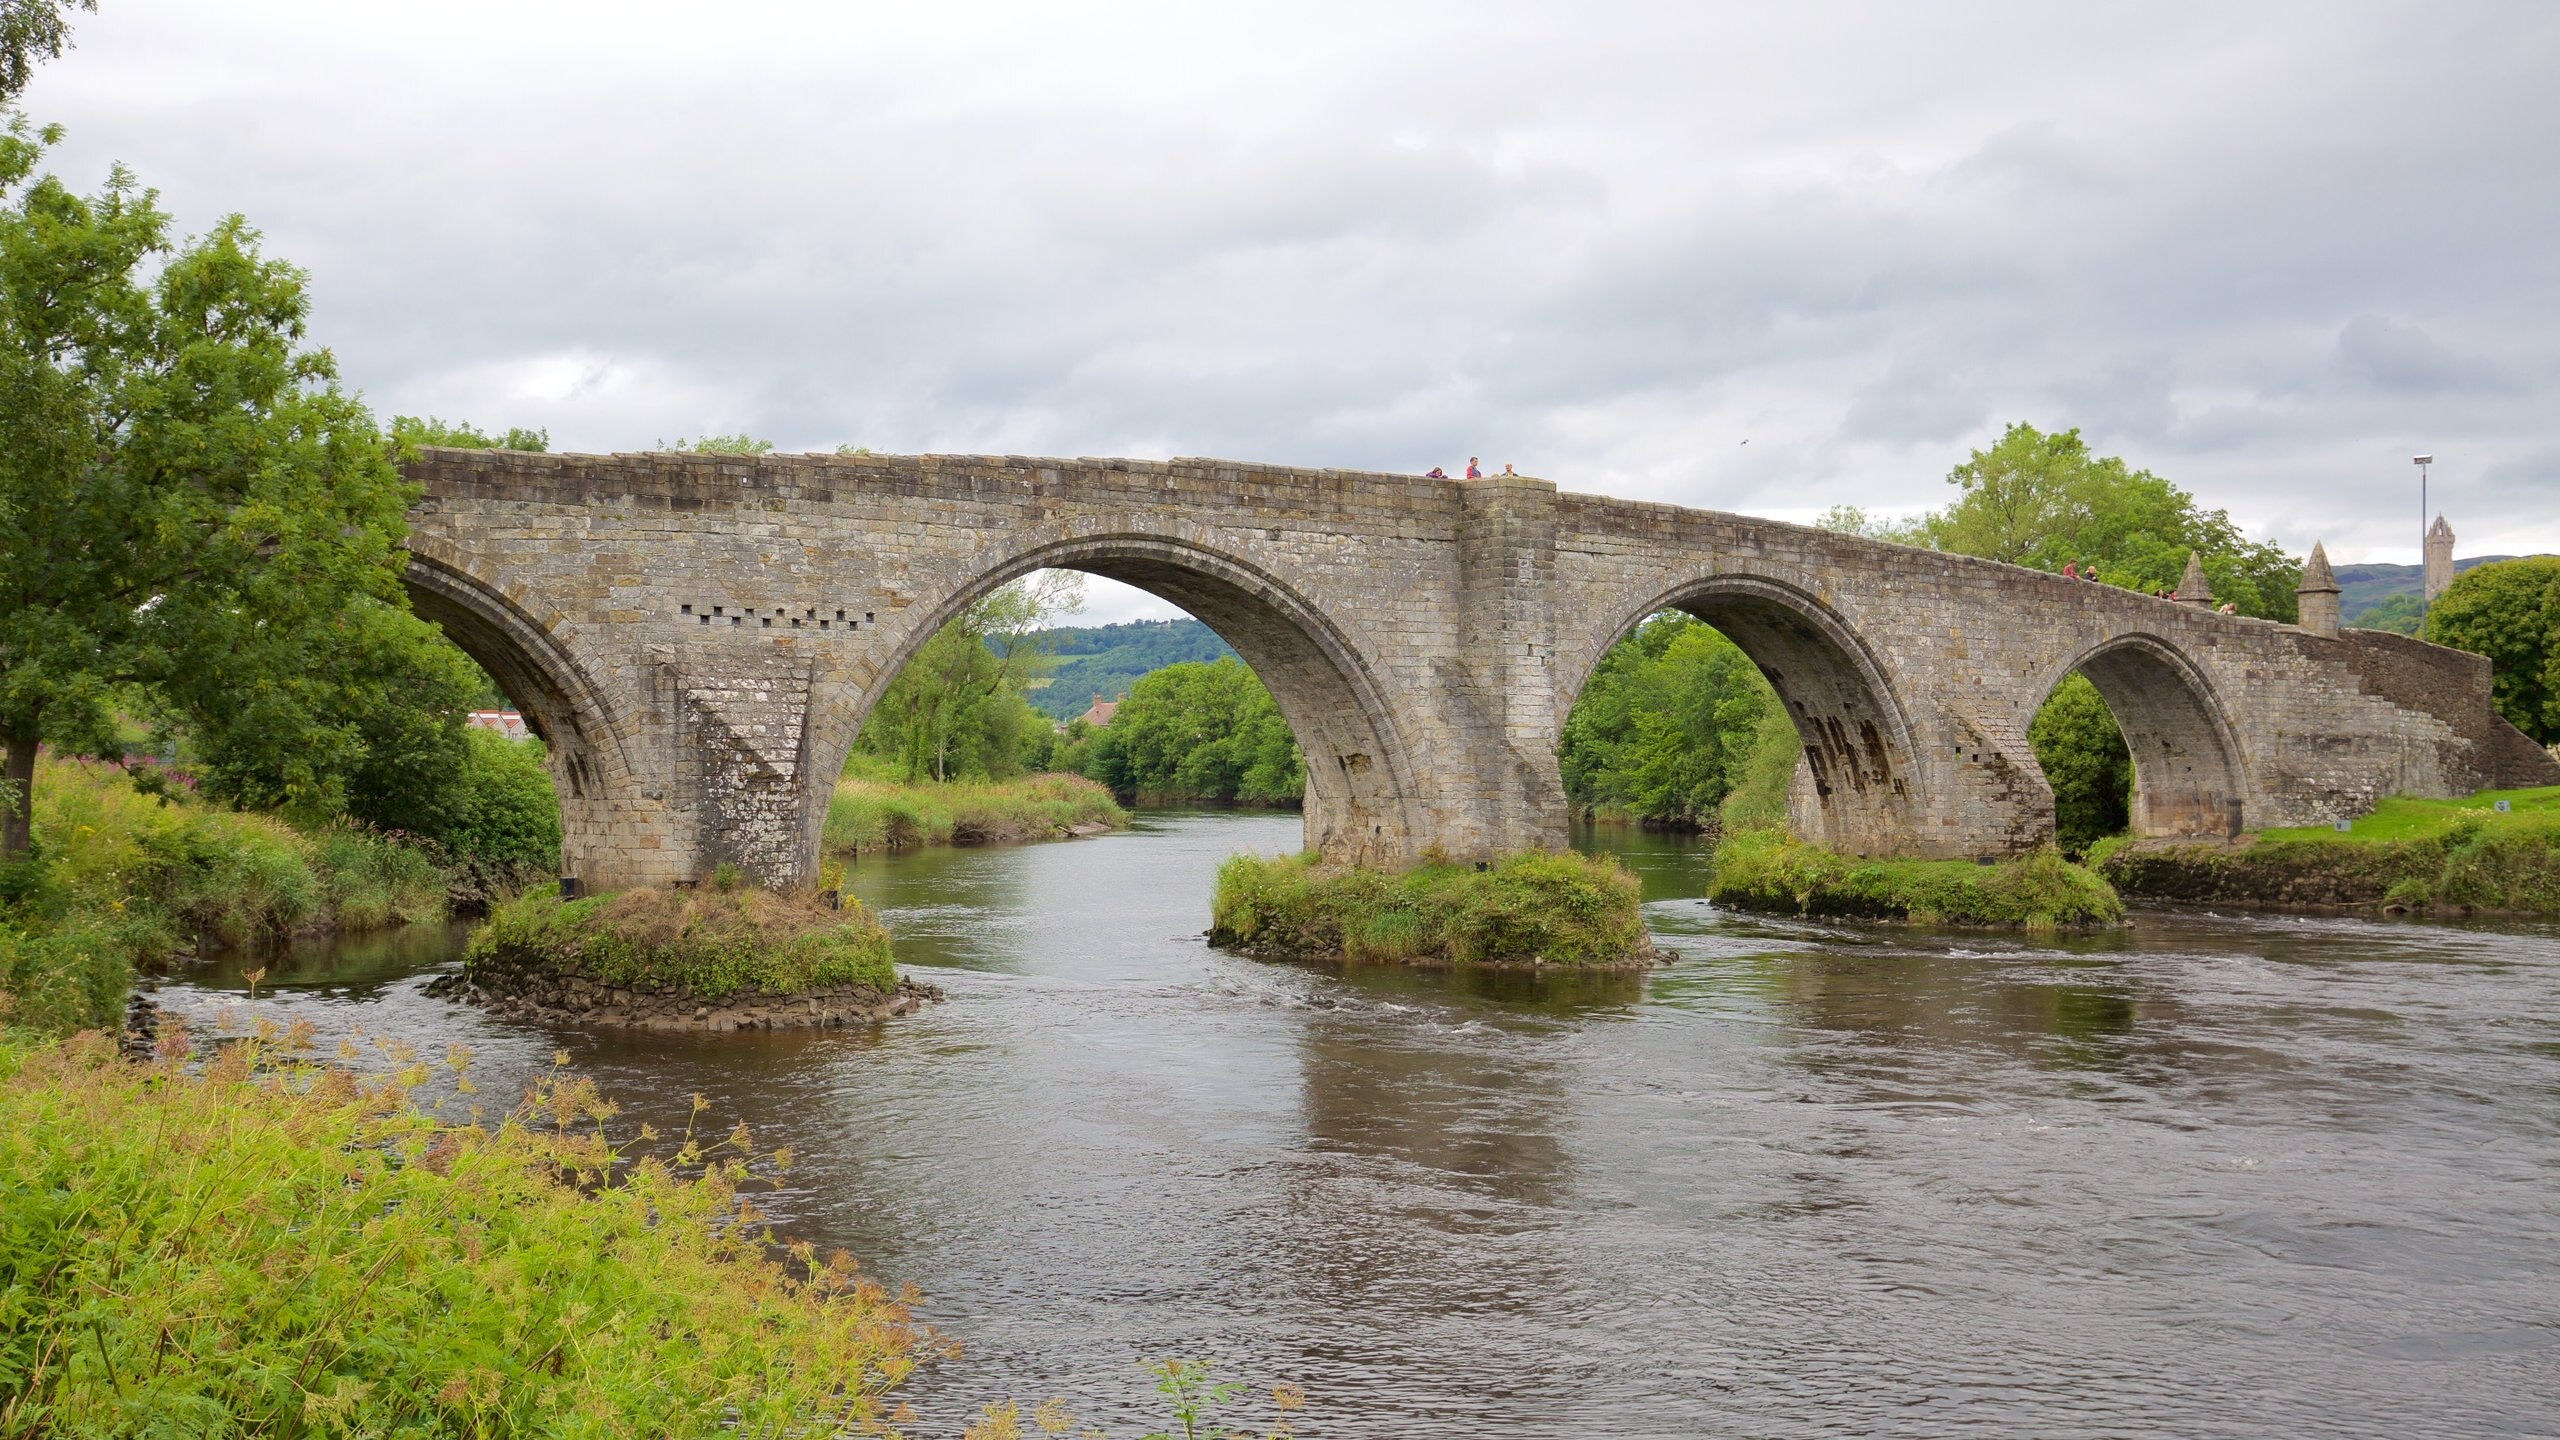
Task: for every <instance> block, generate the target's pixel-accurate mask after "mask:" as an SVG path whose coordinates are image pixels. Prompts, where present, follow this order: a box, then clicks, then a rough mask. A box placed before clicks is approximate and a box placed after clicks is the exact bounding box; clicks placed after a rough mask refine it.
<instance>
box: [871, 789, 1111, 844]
mask: <svg viewBox="0 0 2560 1440" xmlns="http://www.w3.org/2000/svg"><path fill="white" fill-rule="evenodd" d="M1128 823H1129V812H1128V811H1126V810H1124V809H1122V808H1120V805H1119V803H1118V802H1117V801H1115V800H1113V799H1112V798H1111V792H1110V791H1109V790H1106V789H1104V788H1103V787H1102V786H1100V785H1098V784H1096V783H1094V782H1093V781H1091V780H1087V779H1086V778H1084V777H1083V776H1081V775H1026V776H1023V777H1022V778H1021V779H1018V780H997V781H986V782H981V783H969V782H954V783H951V784H947V785H935V784H922V785H907V784H902V783H899V782H898V781H895V780H891V779H888V778H886V777H885V776H884V775H882V774H880V773H877V772H868V771H864V770H854V771H849V772H848V773H847V774H846V775H845V777H844V778H843V779H841V780H838V781H837V782H836V789H835V794H834V795H833V796H832V797H831V798H830V799H829V800H828V801H827V826H826V841H825V843H826V848H827V849H829V850H831V851H837V852H844V851H855V852H859V851H864V850H905V849H910V848H913V847H915V846H919V845H990V844H1006V843H1012V842H1017V841H1024V840H1050V839H1057V838H1059V837H1062V836H1066V835H1071V834H1074V833H1076V832H1077V831H1078V830H1083V829H1089V827H1093V826H1101V827H1104V828H1106V829H1112V830H1117V829H1119V828H1121V827H1122V826H1125V825H1127V824H1128Z"/></svg>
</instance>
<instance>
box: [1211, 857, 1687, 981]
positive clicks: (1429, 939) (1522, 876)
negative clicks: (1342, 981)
mask: <svg viewBox="0 0 2560 1440" xmlns="http://www.w3.org/2000/svg"><path fill="white" fill-rule="evenodd" d="M1640 898H1641V897H1640V894H1639V891H1638V887H1637V882H1636V878H1635V876H1634V875H1633V874H1632V873H1630V872H1629V871H1628V870H1627V869H1626V867H1624V866H1623V865H1621V864H1619V863H1618V862H1617V860H1616V859H1615V858H1614V857H1609V856H1602V857H1598V858H1593V857H1590V856H1585V855H1578V854H1575V853H1573V852H1571V851H1563V852H1558V853H1553V854H1547V853H1540V852H1536V851H1530V852H1525V853H1522V854H1517V855H1512V856H1508V857H1506V858H1504V859H1503V860H1501V861H1499V862H1497V863H1496V864H1494V865H1492V866H1490V867H1488V868H1486V869H1483V870H1475V869H1471V868H1468V867H1464V866H1457V865H1446V864H1426V865H1422V866H1417V867H1416V868H1414V869H1412V870H1408V871H1405V872H1403V873H1402V874H1390V873H1388V872H1385V871H1380V870H1372V869H1366V868H1362V867H1357V866H1330V865H1324V864H1321V863H1319V862H1318V861H1316V860H1315V859H1314V858H1313V857H1310V856H1305V855H1297V856H1287V857H1283V858H1280V859H1271V860H1266V859H1264V858H1262V857H1261V856H1258V855H1238V856H1236V857H1234V858H1233V859H1230V860H1229V861H1227V863H1226V864H1224V865H1221V866H1219V867H1218V884H1217V894H1216V897H1215V899H1214V900H1213V902H1212V905H1211V926H1212V928H1211V930H1210V939H1211V941H1212V943H1215V944H1220V945H1230V946H1234V947H1236V948H1239V949H1243V950H1247V951H1250V952H1253V953H1256V954H1270V955H1283V956H1303V957H1327V956H1339V957H1341V958H1344V959H1348V960H1357V961H1412V960H1437V961H1447V962H1451V963H1455V964H1479V963H1487V962H1495V963H1506V962H1507V963H1518V962H1524V961H1527V962H1540V963H1546V964H1554V965H1612V964H1622V963H1625V962H1627V961H1629V960H1636V959H1645V958H1649V957H1650V956H1651V955H1652V944H1651V942H1650V941H1649V940H1648V939H1647V938H1646V936H1645V929H1644V919H1643V916H1642V915H1641V914H1640V913H1639V911H1638V908H1637V907H1638V903H1639V900H1640Z"/></svg>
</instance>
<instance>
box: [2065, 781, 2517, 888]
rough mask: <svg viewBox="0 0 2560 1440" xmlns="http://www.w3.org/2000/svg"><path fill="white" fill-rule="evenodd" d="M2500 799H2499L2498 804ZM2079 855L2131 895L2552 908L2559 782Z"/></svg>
mask: <svg viewBox="0 0 2560 1440" xmlns="http://www.w3.org/2000/svg"><path fill="white" fill-rule="evenodd" d="M2501 805H2503V806H2504V808H2500V807H2501ZM2090 861H2091V864H2092V865H2093V866H2094V867H2095V868H2096V869H2097V871H2098V873H2100V874H2101V875H2104V876H2105V877H2106V878H2107V880H2108V881H2109V882H2110V883H2111V884H2113V885H2114V886H2115V887H2116V889H2117V890H2119V891H2121V892H2122V893H2123V894H2125V895H2126V896H2128V897H2130V898H2133V899H2136V900H2146V901H2157V902H2162V903H2167V904H2179V905H2203V906H2213V907H2217V908H2224V909H2260V910H2306V911H2321V912H2336V913H2346V914H2358V913H2364V914H2373V913H2379V914H2400V915H2405V914H2430V915H2552V914H2560V786H2544V787H2542V788H2539V789H2533V790H2505V791H2491V792H2485V793H2482V794H2479V795H2473V796H2467V797H2464V798H2462V799H2457V800H2420V799H2411V798H2408V797H2395V798H2393V799H2389V800H2385V801H2383V802H2382V803H2381V804H2380V805H2378V806H2376V807H2374V809H2373V811H2372V812H2371V813H2369V814H2367V815H2363V816H2360V817H2358V818H2356V819H2355V820H2352V821H2349V822H2348V823H2347V828H2346V829H2344V830H2338V829H2335V828H2333V827H2327V826H2319V827H2302V828H2298V829H2289V830H2268V831H2265V832H2262V833H2260V834H2257V835H2249V836H2242V837H2241V838H2239V839H2237V840H2227V841H2226V840H2167V839H2161V840H2124V839H2119V840H2110V841H2104V842H2101V843H2100V844H2099V845H2098V846H2097V847H2096V848H2095V849H2094V850H2092V851H2091V852H2090Z"/></svg>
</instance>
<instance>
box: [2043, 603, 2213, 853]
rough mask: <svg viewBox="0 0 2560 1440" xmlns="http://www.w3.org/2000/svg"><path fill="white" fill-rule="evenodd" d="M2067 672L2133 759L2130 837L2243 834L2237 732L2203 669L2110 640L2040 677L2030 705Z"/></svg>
mask: <svg viewBox="0 0 2560 1440" xmlns="http://www.w3.org/2000/svg"><path fill="white" fill-rule="evenodd" d="M2073 671H2078V672H2079V673H2080V674H2082V675H2085V676H2087V677H2088V678H2089V683H2091V684H2092V685H2095V686H2096V687H2097V689H2098V698H2099V699H2101V700H2104V701H2105V702H2106V704H2107V710H2108V712H2109V713H2111V714H2113V715H2114V716H2115V721H2116V728H2117V729H2118V730H2119V731H2121V732H2123V734H2124V741H2125V748H2126V749H2127V750H2129V751H2130V752H2132V755H2133V802H2132V805H2131V807H2130V816H2129V826H2130V828H2131V830H2132V832H2133V833H2134V834H2136V835H2190V836H2231V835H2237V834H2239V833H2240V827H2241V822H2242V818H2243V808H2244V807H2243V804H2242V799H2243V796H2244V795H2245V794H2246V791H2245V789H2244V788H2243V785H2242V770H2241V753H2242V752H2241V749H2240V742H2239V733H2238V731H2237V729H2236V728H2235V727H2234V726H2233V724H2232V722H2231V716H2230V711H2229V710H2228V709H2227V708H2226V707H2225V706H2224V704H2223V702H2222V697H2221V695H2220V694H2219V693H2218V691H2217V690H2216V688H2215V686H2214V684H2213V681H2212V680H2211V679H2210V678H2209V677H2208V676H2207V675H2206V674H2205V672H2204V670H2203V669H2202V668H2201V667H2200V666H2198V665H2197V664H2196V663H2195V662H2194V661H2193V660H2191V659H2189V658H2188V657H2187V655H2186V654H2185V652H2183V651H2181V650H2180V649H2179V648H2178V647H2177V646H2175V645H2173V644H2171V643H2170V642H2168V641H2167V640H2164V639H2162V638H2161V637H2159V636H2157V635H2153V634H2150V633H2148V632H2144V631H2135V632H2131V633H2127V634H2121V635H2113V636H2109V637H2107V638H2106V639H2104V640H2100V641H2098V642H2097V643H2096V644H2093V645H2091V646H2089V647H2088V648H2087V649H2085V650H2083V651H2081V652H2080V653H2079V654H2078V655H2077V656H2075V657H2074V658H2073V659H2072V660H2071V661H2070V662H2069V663H2067V664H2065V665H2062V666H2060V667H2058V668H2056V669H2055V670H2054V671H2053V672H2052V673H2050V674H2048V675H2046V676H2045V677H2043V678H2044V684H2043V686H2042V688H2040V689H2038V690H2036V691H2034V692H2033V693H2034V696H2035V703H2038V704H2041V703H2042V702H2043V700H2044V697H2045V696H2047V695H2050V694H2052V693H2053V688H2054V687H2055V686H2056V685H2059V684H2061V683H2062V681H2063V679H2064V677H2066V676H2068V675H2070V674H2071V673H2072V672H2073Z"/></svg>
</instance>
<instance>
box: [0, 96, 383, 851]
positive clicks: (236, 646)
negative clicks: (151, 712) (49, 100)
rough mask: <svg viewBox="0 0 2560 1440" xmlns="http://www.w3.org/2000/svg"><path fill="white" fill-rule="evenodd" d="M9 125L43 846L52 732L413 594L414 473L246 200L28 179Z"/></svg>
mask: <svg viewBox="0 0 2560 1440" xmlns="http://www.w3.org/2000/svg"><path fill="white" fill-rule="evenodd" d="M59 135H60V132H59V131H58V130H53V129H48V130H45V131H42V132H35V131H32V130H30V129H29V127H28V126H27V125H26V124H25V122H24V121H22V120H13V121H12V122H11V123H10V124H9V126H8V129H7V131H6V133H5V134H0V432H5V433H6V434H7V436H8V443H7V444H5V445H0V742H5V753H6V762H7V763H6V770H5V772H0V773H5V775H6V776H7V777H8V778H9V779H10V780H12V781H15V782H18V783H17V784H16V786H15V787H14V788H15V789H16V791H17V793H16V794H15V796H14V797H13V798H14V800H15V802H16V803H15V804H14V806H13V807H12V808H11V809H10V810H9V811H8V813H7V815H6V821H5V824H0V854H5V855H11V856H14V855H18V854H22V853H23V852H24V851H25V850H26V848H27V842H28V807H29V804H30V802H31V800H32V798H33V797H32V793H31V792H32V788H33V787H32V778H33V769H34V762H35V755H36V748H37V746H38V744H39V743H41V742H47V741H49V742H52V743H54V744H56V745H59V746H62V747H65V748H68V749H73V750H86V751H94V750H102V749H112V748H115V744H116V741H117V738H118V737H117V732H116V712H117V710H118V709H119V708H120V707H122V706H125V705H128V704H131V703H133V702H134V701H135V700H136V699H138V698H139V699H142V700H146V701H149V702H151V703H154V704H159V705H164V706H166V707H168V708H170V709H173V710H176V711H180V712H184V711H187V710H190V709H191V708H193V707H194V706H196V705H198V704H201V703H203V702H205V701H207V700H209V699H210V698H211V697H213V696H214V695H215V694H217V693H218V692H221V691H237V690H250V691H257V692H260V693H261V694H269V693H271V695H272V698H273V700H274V703H273V704H272V705H271V707H270V709H269V711H268V713H269V714H270V715H271V716H272V717H273V718H275V719H277V720H278V721H279V722H280V723H281V722H291V723H293V724H295V725H296V726H305V725H316V726H317V727H318V728H322V729H325V728H326V725H325V722H324V721H315V720H314V718H313V717H311V716H309V715H308V714H307V713H303V712H297V711H296V710H295V700H296V699H297V698H299V697H304V696H307V693H308V692H307V691H306V690H303V689H299V688H297V687H296V686H293V685H290V684H282V683H278V682H277V680H276V677H278V676H280V675H285V674H289V673H291V671H292V669H293V667H294V666H296V665H300V664H303V663H307V662H308V661H310V660H311V659H312V658H313V657H315V656H318V655H321V654H323V653H324V651H323V645H322V642H320V641H319V640H317V639H315V638H314V637H316V636H322V635H327V634H329V633H331V627H332V626H334V625H337V624H338V623H340V622H341V620H342V618H343V617H344V616H345V615H346V614H347V613H348V612H349V611H350V610H351V608H354V607H357V606H359V605H360V604H361V603H362V602H365V601H372V602H374V603H376V604H378V605H381V606H385V607H389V608H391V609H394V610H397V609H398V608H399V607H400V606H401V605H402V603H403V597H402V594H401V591H400V588H399V573H400V561H399V557H398V552H397V546H398V544H399V542H400V539H401V536H402V533H403V528H404V523H405V511H406V509H407V506H408V502H409V498H410V491H409V489H408V487H407V486H405V485H404V484H403V483H402V481H401V479H400V476H399V474H398V473H397V471H395V470H394V469H393V468H392V465H391V459H390V455H389V454H388V452H387V451H386V449H385V447H384V445H383V443H382V438H381V435H380V434H379V432H378V431H377V430H376V429H375V427H374V423H373V420H372V417H371V416H369V415H368V414H367V413H366V412H365V409H364V407H363V406H362V405H361V404H360V403H358V402H357V400H356V399H355V398H354V397H353V396H351V395H349V394H347V393H346V392H345V391H344V390H342V389H340V388H339V386H338V383H337V372H336V365H335V363H334V362H333V361H332V360H331V359H330V357H329V355H328V353H327V352H326V351H323V350H313V349H308V348H304V347H303V343H302V342H303V338H304V325H305V320H306V317H307V316H308V314H309V310H310V299H309V296H308V294H307V292H306V290H305V287H304V277H303V274H302V272H301V271H299V270H297V269H295V268H293V267H292V266H290V265H287V264H285V263H283V262H281V261H276V260H269V259H266V258H264V257H262V256H261V255H260V254H259V253H258V248H257V238H258V237H257V234H256V232H254V231H252V230H251V229H250V228H249V226H248V224H247V223H246V222H245V221H244V220H242V219H241V218H240V217H238V216H233V217H230V218H229V219H226V220H224V221H223V222H222V223H221V224H219V225H217V226H216V227H214V229H213V231H212V232H211V233H210V234H208V235H206V236H204V237H203V238H201V239H197V240H194V241H190V242H186V243H184V244H181V243H178V242H176V241H174V240H173V239H172V238H171V236H170V233H169V219H168V217H167V216H166V215H165V214H164V213H162V212H161V210H160V209H159V208H158V205H157V203H156V197H155V196H154V195H153V194H152V192H149V191H146V190H142V189H140V188H139V187H138V186H137V185H136V183H135V181H134V179H133V177H132V176H131V175H130V174H128V173H126V172H125V171H124V170H123V169H121V168H118V169H116V170H114V171H113V172H111V173H110V175H109V177H108V180H107V183H106V185H105V187H104V188H103V189H101V190H100V191H99V192H98V193H97V194H96V195H94V196H87V197H84V196H81V195H78V194H75V193H73V192H72V191H71V190H70V189H69V188H67V187H66V186H64V185H63V184H62V183H61V182H60V181H59V180H57V179H55V178H53V177H52V176H50V175H46V176H41V177H39V176H37V174H36V169H37V166H38V165H39V163H40V162H41V161H42V159H43V156H44V152H45V149H46V148H47V147H48V146H50V145H51V144H53V143H54V142H55V141H56V140H58V138H59Z"/></svg>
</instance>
